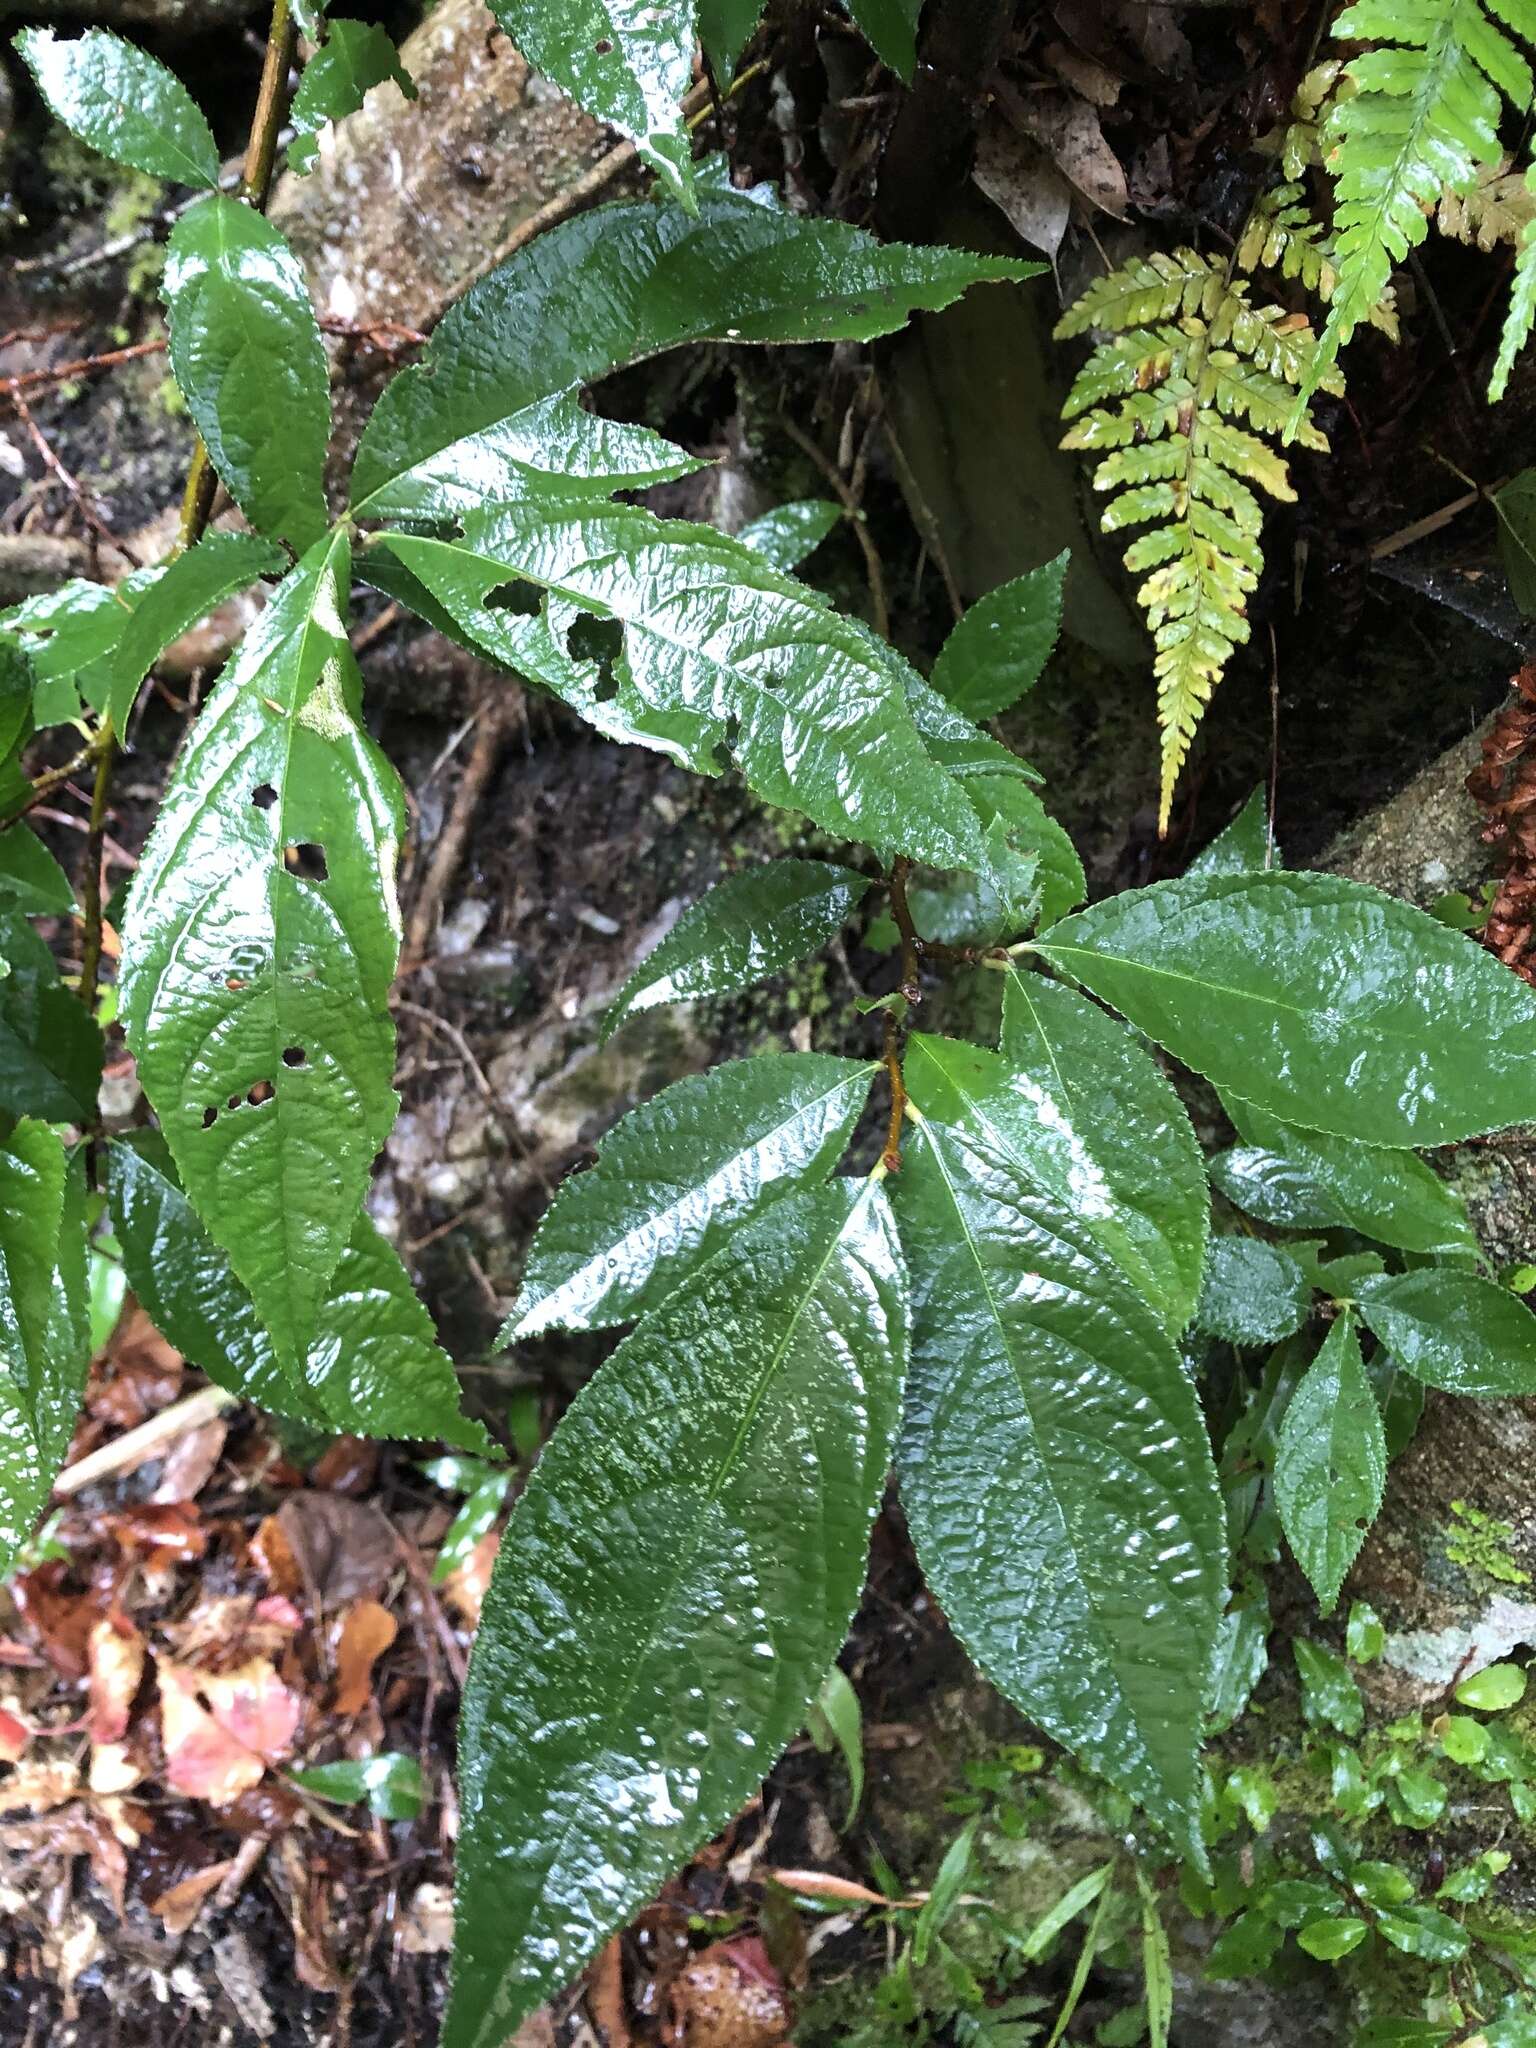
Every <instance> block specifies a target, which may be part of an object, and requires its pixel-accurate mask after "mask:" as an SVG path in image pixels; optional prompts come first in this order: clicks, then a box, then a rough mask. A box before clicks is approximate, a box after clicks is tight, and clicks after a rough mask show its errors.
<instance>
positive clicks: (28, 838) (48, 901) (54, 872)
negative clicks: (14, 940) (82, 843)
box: [0, 819, 75, 917]
mask: <svg viewBox="0 0 1536 2048" xmlns="http://www.w3.org/2000/svg"><path fill="white" fill-rule="evenodd" d="M0 902H5V903H7V904H10V905H12V906H14V908H15V909H17V910H19V911H21V912H22V913H23V914H24V915H25V916H28V917H68V915H69V913H70V912H71V910H73V909H74V907H75V891H74V887H73V885H72V883H71V882H70V879H69V877H68V875H66V874H65V872H64V870H63V869H62V868H61V867H60V866H59V864H58V862H57V861H56V860H55V859H54V857H53V855H52V854H51V853H50V852H49V851H48V849H47V847H46V846H44V844H43V842H42V841H41V839H39V838H38V836H37V834H36V833H35V832H34V831H33V830H32V827H31V826H30V825H29V824H27V823H26V822H25V820H24V819H18V820H17V821H16V823H15V824H14V825H7V826H6V828H5V830H4V831H3V832H0Z"/></svg>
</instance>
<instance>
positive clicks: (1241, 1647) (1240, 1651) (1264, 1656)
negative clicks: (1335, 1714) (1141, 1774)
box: [1206, 1591, 1270, 1735]
mask: <svg viewBox="0 0 1536 2048" xmlns="http://www.w3.org/2000/svg"><path fill="white" fill-rule="evenodd" d="M1269 1628H1270V1620H1269V1599H1268V1596H1267V1595H1266V1594H1265V1593H1263V1592H1262V1591H1260V1592H1259V1593H1258V1594H1256V1595H1255V1596H1254V1597H1253V1598H1252V1599H1250V1600H1248V1601H1247V1603H1246V1604H1245V1605H1244V1606H1242V1607H1229V1608H1228V1610H1227V1612H1226V1613H1225V1614H1224V1615H1223V1616H1222V1617H1221V1628H1220V1631H1219V1632H1218V1634H1217V1637H1216V1655H1215V1658H1214V1660H1213V1663H1212V1667H1211V1668H1212V1674H1213V1675H1212V1679H1211V1710H1210V1715H1209V1717H1208V1719H1207V1721H1206V1732H1207V1734H1209V1735H1221V1734H1223V1733H1225V1731H1226V1730H1227V1729H1228V1728H1230V1727H1231V1726H1232V1724H1233V1722H1234V1721H1235V1720H1236V1719H1237V1717H1238V1715H1239V1714H1241V1713H1242V1711H1243V1709H1244V1708H1245V1707H1246V1706H1247V1704H1248V1702H1249V1700H1250V1699H1251V1698H1252V1697H1253V1689H1254V1687H1255V1686H1256V1685H1257V1684H1258V1682H1259V1680H1260V1679H1261V1678H1262V1677H1263V1676H1264V1672H1265V1670H1266V1668H1267V1666H1268V1664H1269Z"/></svg>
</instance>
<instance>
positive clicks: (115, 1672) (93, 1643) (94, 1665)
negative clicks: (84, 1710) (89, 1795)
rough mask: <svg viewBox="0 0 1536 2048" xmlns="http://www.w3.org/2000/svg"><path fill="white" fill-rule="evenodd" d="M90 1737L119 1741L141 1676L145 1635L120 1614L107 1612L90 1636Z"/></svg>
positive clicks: (95, 1740)
mask: <svg viewBox="0 0 1536 2048" xmlns="http://www.w3.org/2000/svg"><path fill="white" fill-rule="evenodd" d="M89 1655H90V1682H91V1713H90V1731H91V1740H92V1742H95V1743H109V1742H111V1743H115V1742H121V1741H122V1739H123V1737H124V1735H126V1734H127V1732H128V1712H129V1709H130V1708H131V1707H132V1705H133V1696H134V1694H135V1693H136V1692H137V1691H138V1689H139V1684H140V1681H141V1680H142V1678H143V1676H144V1638H143V1637H142V1636H141V1635H140V1634H139V1632H138V1630H137V1629H136V1628H135V1627H134V1625H133V1623H132V1622H131V1621H128V1620H127V1619H126V1618H125V1617H124V1616H123V1615H121V1614H109V1615H106V1616H104V1617H103V1619H102V1620H100V1621H98V1622H97V1623H96V1626H95V1627H94V1628H93V1629H92V1630H91V1635H90V1646H89Z"/></svg>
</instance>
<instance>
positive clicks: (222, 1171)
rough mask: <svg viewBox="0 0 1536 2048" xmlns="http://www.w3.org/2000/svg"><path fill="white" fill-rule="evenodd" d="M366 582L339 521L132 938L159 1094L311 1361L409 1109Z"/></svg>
mask: <svg viewBox="0 0 1536 2048" xmlns="http://www.w3.org/2000/svg"><path fill="white" fill-rule="evenodd" d="M347 591H348V554H347V545H346V541H345V539H344V538H343V537H342V536H341V535H339V534H338V535H335V536H333V537H332V538H331V539H329V540H327V541H325V542H323V543H321V544H320V545H319V546H317V547H316V548H314V549H312V550H311V551H310V553H309V554H308V555H306V556H305V558H304V559H303V561H301V562H300V563H299V565H298V567H297V568H296V569H294V570H293V571H292V573H291V574H290V575H289V576H288V578H287V579H286V580H285V581H284V582H283V583H282V584H281V585H280V586H279V587H278V589H277V591H276V593H275V594H274V596H273V598H272V601H271V602H270V604H268V606H267V608H266V610H265V611H264V612H263V613H262V615H261V617H260V619H259V620H258V621H257V622H256V624H255V626H254V627H253V628H252V630H251V631H250V633H249V634H248V635H247V636H246V639H245V642H244V645H243V646H242V647H241V649H240V652H239V654H238V655H237V656H236V658H235V660H234V662H233V663H232V664H231V666H230V668H229V669H228V670H227V671H226V672H225V675H224V677H223V678H222V680H221V681H220V683H219V686H218V688H217V690H216V691H215V692H214V694H213V696H212V698H211V699H210V701H209V703H208V705H207V707H206V709H205V710H204V711H203V713H202V716H201V717H200V718H199V720H198V722H197V724H196V726H195V727H194V729H193V732H192V737H191V739H190V741H189V742H188V744H187V747H186V749H185V751H184V752H183V753H182V756H181V758H180V760H179V761H178V763H177V765H176V769H175V772H174V774H173V775H172V778H171V781H170V784H169V786H168V788H167V791H166V795H165V800H164V802H163V804H162V806H161V810H160V816H159V819H158V821H157V823H156V825H155V829H154V831H153V833H152V834H151V835H150V839H149V843H148V845H147V846H146V847H145V849H144V853H143V857H142V859H141V861H140V864H139V868H138V872H137V874H136V875H135V877H134V882H133V889H132V893H131V895H130V897H129V900H128V910H127V915H126V918H125V921H124V930H123V963H122V982H121V988H122V1015H123V1023H124V1028H125V1030H126V1032H127V1035H128V1042H129V1044H130V1046H131V1047H132V1049H133V1052H134V1055H135V1057H136V1058H137V1060H138V1062H139V1075H140V1078H141V1080H142V1082H143V1084H144V1090H145V1093H146V1094H147V1095H148V1097H149V1099H150V1102H151V1103H152V1104H153V1105H154V1108H155V1110H156V1113H157V1114H158V1116H159V1118H160V1122H161V1127H162V1128H163V1130H164V1131H165V1134H166V1137H167V1139H168V1140H169V1143H170V1148H171V1151H172V1154H173V1155H174V1157H175V1160H176V1166H177V1171H178V1173H179V1174H180V1176H181V1181H182V1185H183V1187H184V1188H185V1189H186V1191H187V1194H188V1196H189V1197H190V1199H191V1201H192V1204H193V1207H194V1208H195V1209H196V1210H197V1212H198V1214H199V1215H200V1216H201V1217H202V1219H203V1221H204V1223H205V1224H206V1225H207V1227H208V1229H209V1231H210V1232H211V1234H212V1235H213V1237H214V1238H215V1240H216V1241H217V1242H218V1243H220V1244H222V1245H223V1246H224V1248H225V1250H226V1251H227V1252H228V1253H229V1255H230V1259H231V1262H232V1264H233V1265H234V1268H235V1271H236V1272H237V1273H238V1274H239V1276H240V1278H241V1280H242V1281H243V1282H244V1283H245V1285H246V1287H247V1288H248V1289H249V1290H250V1293H251V1297H252V1300H253V1301H254V1303H255V1306H256V1312H257V1314H258V1315H259V1316H260V1318H261V1320H262V1321H263V1323H265V1325H266V1327H267V1329H268V1330H269V1331H270V1332H271V1334H272V1338H273V1342H274V1344H275V1345H276V1347H277V1352H278V1356H279V1358H280V1359H281V1360H282V1361H283V1362H284V1363H285V1365H287V1366H288V1368H289V1369H290V1370H293V1369H295V1368H296V1367H297V1366H298V1364H299V1362H300V1361H301V1360H302V1359H303V1357H304V1355H305V1352H306V1350H307V1347H308V1345H309V1341H310V1337H311V1333H312V1332H313V1330H314V1329H315V1327H316V1325H317V1323H318V1322H319V1320H320V1317H321V1311H322V1308H323V1305H324V1303H325V1301H326V1299H327V1295H328V1290H329V1283H330V1280H331V1276H332V1274H333V1273H334V1271H335V1269H336V1263H337V1261H338V1259H339V1258H340V1257H341V1254H342V1251H343V1249H344V1247H345V1246H346V1244H347V1242H348V1239H349V1237H350V1235H351V1231H352V1226H353V1221H354V1219H355V1217H356V1215H357V1212H358V1208H359V1206H360V1204H361V1202H362V1197H363V1191H364V1189H365V1188H366V1186H367V1184H368V1177H369V1170H370V1168H371V1165H372V1162H373V1158H374V1155H375V1154H376V1153H377V1151H378V1150H379V1147H380V1146H381V1145H382V1144H383V1142H384V1138H385V1136H386V1134H387V1133H388V1130H389V1127H390V1124H391V1123H392V1122H393V1120H394V1114H395V1108H396V1099H395V1093H394V1089H393V1086H392V1085H391V1084H392V1075H393V1067H394V1032H393V1029H392V1027H391V1023H390V1018H389V1010H388V997H389V987H390V982H391V980H392V979H393V976H394V971H395V962H396V958H397V955H398V951H399V914H398V911H397V908H396V905H395V896H394V871H395V861H396V856H397V853H398V849H399V845H400V841H401V837H402V835H403V832H404V824H405V820H404V806H403V804H402V801H401V797H400V786H399V780H398V778H397V777H396V775H395V772H394V770H393V769H392V768H391V767H390V765H389V763H388V762H387V761H386V760H385V758H384V756H383V755H382V754H381V753H380V751H379V749H378V748H377V747H376V746H375V745H374V743H373V741H372V740H371V739H370V738H369V737H368V735H367V734H366V733H365V732H364V731H363V730H362V728H361V726H360V725H359V724H358V722H357V720H358V699H359V692H360V683H359V678H358V674H357V665H356V663H355V662H354V661H353V659H352V654H351V650H350V648H349V646H348V644H347V634H346V616H345V614H346V602H347Z"/></svg>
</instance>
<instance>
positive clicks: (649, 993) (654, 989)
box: [603, 860, 869, 1038]
mask: <svg viewBox="0 0 1536 2048" xmlns="http://www.w3.org/2000/svg"><path fill="white" fill-rule="evenodd" d="M868 887H869V881H868V878H867V877H866V876H864V875H860V874H855V872H854V871H853V869H852V868H841V867H834V866H833V865H832V864H831V863H830V862H829V861H824V860H774V861H768V862H767V863H766V864H765V865H764V866H762V867H757V868H746V869H744V870H743V871H742V873H740V874H739V875H727V876H726V878H725V880H724V881H723V882H717V883H716V884H715V886H714V888H713V889H711V890H710V891H709V893H708V894H707V895H705V896H701V897H700V898H699V900H698V902H697V903H695V904H694V905H693V907H692V909H690V910H685V911H684V912H683V915H682V916H681V917H680V918H679V919H678V921H677V923H676V924H675V925H673V927H672V929H671V931H669V932H668V933H667V936H666V937H665V938H664V939H663V940H662V941H661V943H660V945H658V946H656V947H654V948H653V949H652V950H651V952H649V953H648V954H647V955H646V957H645V959H644V960H642V961H641V963H640V965H639V966H638V967H637V968H636V969H635V971H634V973H633V974H632V975H631V976H630V978H629V980H628V981H627V982H625V984H624V986H623V988H622V989H621V990H620V991H619V994H618V996H617V997H616V998H615V1000H614V1002H613V1005H612V1007H611V1008H610V1009H609V1011H608V1014H607V1016H606V1017H605V1018H604V1019H603V1036H604V1038H609V1037H611V1036H612V1034H613V1033H614V1032H615V1031H617V1030H618V1028H619V1026H620V1025H621V1024H622V1023H623V1022H624V1021H625V1019H626V1018H629V1017H633V1016H634V1015H636V1014H637V1012H639V1011H641V1010H651V1009H654V1008H655V1007H656V1005H657V1004H658V1003H696V1002H698V1001H699V1000H700V999H701V998H702V997H704V996H729V995H735V994H736V993H737V992H738V990H740V989H744V988H752V987H753V986H754V985H755V984H756V983H757V982H760V981H766V980H767V979H768V977H769V975H771V974H781V973H782V972H783V971H784V969H785V968H786V967H794V966H797V965H798V964H799V963H800V961H802V960H807V959H809V958H810V956H811V955H812V954H813V953H818V952H820V950H821V948H822V947H823V946H824V945H825V944H826V943H827V941H828V940H829V939H831V938H833V937H835V935H836V934H837V933H838V932H840V931H841V930H842V928H843V926H844V925H845V924H846V923H847V922H848V920H849V918H850V917H851V916H852V915H853V913H854V911H855V910H856V909H857V908H858V905H859V901H860V898H861V897H862V896H863V895H864V893H865V891H866V890H867V889H868Z"/></svg>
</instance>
